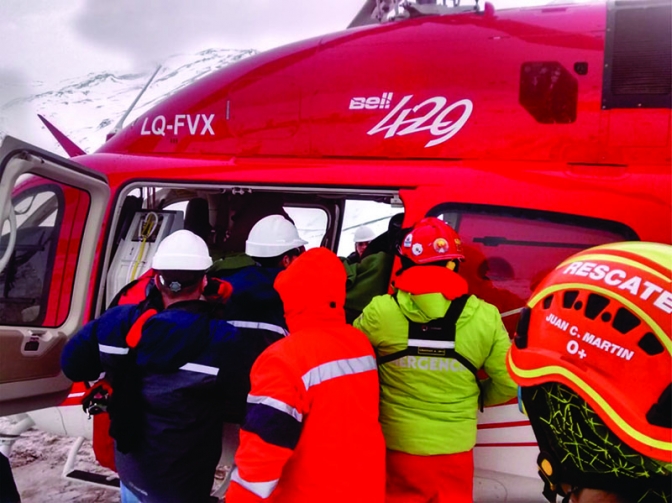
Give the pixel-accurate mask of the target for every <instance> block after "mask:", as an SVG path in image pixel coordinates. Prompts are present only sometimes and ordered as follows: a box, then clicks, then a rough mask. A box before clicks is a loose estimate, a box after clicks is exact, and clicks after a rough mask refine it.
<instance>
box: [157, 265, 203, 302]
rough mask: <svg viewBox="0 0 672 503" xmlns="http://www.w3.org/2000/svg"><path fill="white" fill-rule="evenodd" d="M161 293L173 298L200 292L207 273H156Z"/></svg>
mask: <svg viewBox="0 0 672 503" xmlns="http://www.w3.org/2000/svg"><path fill="white" fill-rule="evenodd" d="M156 272H157V274H158V275H159V281H158V285H157V286H158V287H159V290H161V293H164V294H166V295H168V296H169V297H171V298H174V297H179V296H182V295H189V294H192V293H194V292H195V291H196V290H198V287H199V285H200V283H201V281H202V280H203V276H205V271H156Z"/></svg>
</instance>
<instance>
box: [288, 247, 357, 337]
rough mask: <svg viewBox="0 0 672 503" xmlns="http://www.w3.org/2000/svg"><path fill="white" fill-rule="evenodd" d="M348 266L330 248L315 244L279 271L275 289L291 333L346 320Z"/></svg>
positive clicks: (342, 322)
mask: <svg viewBox="0 0 672 503" xmlns="http://www.w3.org/2000/svg"><path fill="white" fill-rule="evenodd" d="M345 280H346V275H345V269H344V267H343V264H342V263H341V261H340V260H339V258H338V257H337V256H336V255H335V254H334V253H333V252H332V251H330V250H328V249H327V248H313V249H312V250H308V251H307V252H305V253H303V254H302V255H300V256H299V257H298V258H297V259H296V260H294V262H292V263H291V264H290V266H289V267H288V268H287V269H285V270H284V271H282V272H281V273H280V274H278V277H277V278H276V280H275V289H276V290H277V291H278V293H279V294H280V298H281V299H282V303H283V305H284V307H285V320H286V321H287V327H288V328H289V331H290V333H291V332H295V331H297V330H300V329H302V328H304V327H310V326H314V325H319V324H331V323H339V324H344V323H345V311H344V309H343V304H344V303H345Z"/></svg>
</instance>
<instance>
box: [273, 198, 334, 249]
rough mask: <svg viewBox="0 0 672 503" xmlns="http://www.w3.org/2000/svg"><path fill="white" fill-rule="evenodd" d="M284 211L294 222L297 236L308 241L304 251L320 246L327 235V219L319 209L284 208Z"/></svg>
mask: <svg viewBox="0 0 672 503" xmlns="http://www.w3.org/2000/svg"><path fill="white" fill-rule="evenodd" d="M284 208H285V211H286V212H287V214H288V215H289V216H290V217H291V219H292V220H294V224H295V225H296V228H297V230H298V231H299V236H301V238H302V239H305V240H306V241H308V244H307V245H306V249H310V248H316V247H318V246H320V245H321V244H322V239H323V238H324V235H325V234H326V233H327V224H328V223H329V217H328V215H327V212H326V211H324V210H323V209H321V208H310V207H304V206H288V205H285V206H284Z"/></svg>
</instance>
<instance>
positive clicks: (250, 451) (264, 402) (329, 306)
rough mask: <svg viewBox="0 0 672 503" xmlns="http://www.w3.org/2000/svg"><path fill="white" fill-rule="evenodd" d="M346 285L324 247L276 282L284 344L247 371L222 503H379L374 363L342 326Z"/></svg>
mask: <svg viewBox="0 0 672 503" xmlns="http://www.w3.org/2000/svg"><path fill="white" fill-rule="evenodd" d="M345 279H346V278H345V270H344V269H343V265H342V264H341V262H340V261H339V259H338V258H337V257H336V255H334V254H333V253H332V252H330V251H329V250H327V249H326V248H317V249H313V250H310V251H308V252H306V253H305V254H303V255H301V256H300V257H299V258H298V259H296V261H295V262H294V263H292V264H291V265H290V266H289V268H288V269H286V270H285V271H283V272H282V273H280V275H279V276H278V278H277V279H276V281H275V289H276V290H277V291H278V293H279V294H280V297H281V298H282V301H283V304H284V307H285V318H286V320H287V326H288V327H289V331H290V335H289V336H288V337H286V338H285V339H283V340H280V341H278V342H276V343H275V344H273V345H272V346H270V347H269V348H268V349H266V351H264V353H262V355H261V356H260V357H259V358H258V359H257V361H256V363H255V364H254V367H253V368H252V390H251V392H250V395H249V396H248V411H247V417H246V419H245V424H244V425H243V427H242V429H241V434H240V447H239V449H238V452H237V454H236V458H235V464H236V467H235V469H234V473H233V475H232V483H231V486H230V488H229V490H228V492H227V494H226V501H227V503H248V502H260V501H264V502H268V503H290V502H291V503H315V502H318V501H319V502H321V503H331V502H334V503H336V502H338V503H343V502H345V501H347V502H348V503H382V502H383V501H384V499H385V443H384V440H383V435H382V432H381V428H380V425H379V423H378V398H379V396H378V372H377V368H376V360H375V357H374V353H373V350H372V348H371V345H370V344H369V341H368V340H367V338H366V336H364V334H362V333H361V332H360V331H358V330H356V329H354V328H352V327H351V326H349V325H346V324H345V313H344V311H343V304H344V302H345Z"/></svg>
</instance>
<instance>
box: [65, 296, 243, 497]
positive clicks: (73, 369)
mask: <svg viewBox="0 0 672 503" xmlns="http://www.w3.org/2000/svg"><path fill="white" fill-rule="evenodd" d="M141 313H142V309H141V308H140V307H139V306H134V305H131V306H119V307H116V308H113V309H110V310H109V311H107V312H106V313H104V314H103V315H102V316H101V317H100V318H98V319H97V320H94V321H92V322H90V323H89V324H87V325H86V326H84V327H83V328H82V329H81V330H80V331H79V332H78V333H77V334H76V335H75V336H74V337H73V338H72V340H70V341H69V342H68V343H67V344H66V346H65V348H64V350H63V355H62V358H61V364H62V367H63V372H64V373H65V375H66V376H68V377H69V378H70V379H72V380H73V381H92V380H95V379H97V378H98V377H99V376H100V374H101V372H103V371H104V372H106V375H107V377H108V378H109V379H110V381H111V382H112V386H113V387H114V380H115V373H117V372H119V370H120V368H122V367H123V360H122V359H124V358H126V357H127V355H126V354H125V353H127V349H128V346H127V345H126V334H127V333H128V331H129V329H130V328H131V326H132V325H133V323H134V322H135V320H137V318H138V317H139V316H140V314H141ZM254 357H256V354H254V353H253V352H252V351H250V348H249V346H246V345H245V344H244V340H243V339H242V338H241V337H240V334H239V333H238V332H237V331H236V330H235V329H234V328H233V327H231V325H229V324H228V323H226V322H225V321H224V320H222V319H220V318H218V317H216V316H214V315H213V314H212V310H211V306H210V305H209V304H207V303H205V302H201V301H190V302H180V303H177V304H173V305H172V306H170V307H169V308H168V309H166V310H164V311H162V312H160V313H158V314H156V315H154V316H152V317H151V318H149V319H148V320H147V321H146V322H145V324H144V326H143V328H142V337H141V339H140V342H139V344H138V346H137V348H136V365H137V366H138V367H140V369H141V372H142V379H141V388H142V401H143V405H144V407H143V409H144V410H143V411H142V415H141V417H142V419H141V424H140V425H139V426H138V427H139V428H142V432H143V435H142V438H143V440H142V444H141V446H140V447H139V448H138V449H137V450H134V451H132V452H131V453H128V454H122V453H120V452H118V451H116V453H115V454H116V465H117V470H118V472H119V476H120V478H121V480H122V482H123V483H124V484H125V485H127V486H128V487H130V488H131V490H133V492H134V493H136V495H138V496H139V497H141V499H142V501H147V502H152V503H153V502H160V503H187V502H189V503H192V502H202V501H203V502H205V501H207V498H208V496H209V494H210V490H211V488H212V482H213V478H214V473H215V468H216V466H217V462H218V461H219V457H220V451H221V434H222V423H223V421H224V419H225V418H226V417H227V416H228V415H230V414H231V413H232V411H231V410H230V409H231V408H232V407H233V408H238V409H241V408H244V406H245V395H246V393H247V389H246V387H245V382H246V380H247V376H248V374H249V369H250V367H251V365H252V363H253V361H254ZM227 407H228V409H229V410H227ZM233 415H235V416H240V415H241V411H240V410H237V411H233ZM112 421H114V417H112Z"/></svg>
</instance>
